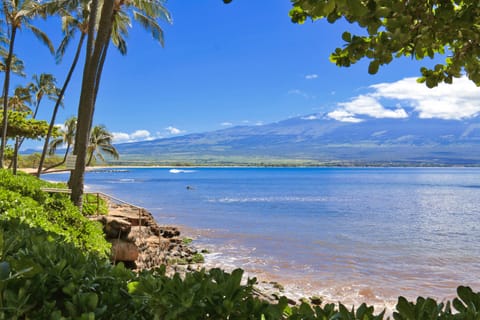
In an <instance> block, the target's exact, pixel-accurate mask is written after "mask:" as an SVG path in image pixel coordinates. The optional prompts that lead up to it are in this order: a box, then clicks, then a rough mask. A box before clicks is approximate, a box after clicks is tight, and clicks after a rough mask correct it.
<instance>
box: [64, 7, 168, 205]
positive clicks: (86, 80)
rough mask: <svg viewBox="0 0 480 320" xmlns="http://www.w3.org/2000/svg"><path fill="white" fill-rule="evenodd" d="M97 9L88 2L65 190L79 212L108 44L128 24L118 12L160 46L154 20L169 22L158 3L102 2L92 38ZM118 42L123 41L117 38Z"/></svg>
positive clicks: (160, 38) (158, 31)
mask: <svg viewBox="0 0 480 320" xmlns="http://www.w3.org/2000/svg"><path fill="white" fill-rule="evenodd" d="M98 8H99V5H98V0H92V4H91V12H90V17H89V31H88V38H87V50H86V54H87V55H86V59H85V66H84V71H83V79H82V93H81V95H80V102H79V106H78V123H77V134H76V136H75V151H74V153H75V154H76V155H77V160H76V163H75V170H73V171H72V174H71V175H70V180H69V186H70V187H71V189H72V194H71V199H72V201H73V202H74V203H75V205H77V206H78V207H79V208H80V210H81V208H82V198H83V183H84V175H85V166H86V162H85V157H86V156H87V148H88V145H89V133H90V130H91V125H92V119H93V115H94V110H95V101H96V97H97V93H98V88H99V85H100V77H101V75H102V70H103V65H104V62H105V59H106V54H107V49H108V44H109V42H110V39H112V36H115V35H116V34H117V35H125V33H126V30H127V29H126V28H124V29H121V28H118V27H115V26H116V23H119V22H121V21H129V20H128V19H129V18H128V16H126V15H122V14H121V12H122V11H121V10H122V8H130V9H132V14H133V17H134V18H135V19H136V20H137V21H139V22H140V24H141V25H142V26H143V27H145V28H146V29H147V30H148V31H150V32H151V34H152V35H153V37H154V38H155V39H157V40H160V41H161V43H163V32H162V29H161V28H160V26H159V25H158V23H157V20H158V19H159V18H165V19H166V20H167V21H170V15H169V14H168V12H167V10H166V9H165V7H164V6H163V2H162V1H161V0H153V1H151V0H131V1H129V0H104V1H103V5H102V9H101V13H100V19H98V21H99V22H98V28H97V30H98V32H97V34H96V36H95V33H94V30H93V28H94V26H95V25H96V22H97V9H98ZM117 31H118V32H117ZM119 39H123V38H122V37H119ZM118 47H119V48H123V47H125V42H124V41H123V42H122V41H121V40H120V41H119V45H118Z"/></svg>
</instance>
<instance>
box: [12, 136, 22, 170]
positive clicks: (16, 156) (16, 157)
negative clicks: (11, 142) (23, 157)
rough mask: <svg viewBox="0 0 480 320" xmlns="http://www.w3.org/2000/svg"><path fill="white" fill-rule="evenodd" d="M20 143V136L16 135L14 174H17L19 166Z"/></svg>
mask: <svg viewBox="0 0 480 320" xmlns="http://www.w3.org/2000/svg"><path fill="white" fill-rule="evenodd" d="M19 144H20V138H19V137H15V148H14V149H13V159H12V163H13V169H12V170H13V174H14V175H16V174H17V166H18V149H19V148H20V147H19Z"/></svg>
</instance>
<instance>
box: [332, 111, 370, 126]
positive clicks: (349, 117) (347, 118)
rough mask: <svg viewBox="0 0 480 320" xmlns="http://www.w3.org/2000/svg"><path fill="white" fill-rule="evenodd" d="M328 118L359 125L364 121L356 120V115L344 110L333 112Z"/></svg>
mask: <svg viewBox="0 0 480 320" xmlns="http://www.w3.org/2000/svg"><path fill="white" fill-rule="evenodd" d="M328 116H329V117H330V118H332V119H335V120H338V121H342V122H352V123H358V122H362V121H363V120H362V119H358V118H355V115H354V114H353V113H350V112H348V111H346V110H342V109H339V110H335V111H332V112H330V113H328Z"/></svg>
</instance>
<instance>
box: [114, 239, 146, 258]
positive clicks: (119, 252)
mask: <svg viewBox="0 0 480 320" xmlns="http://www.w3.org/2000/svg"><path fill="white" fill-rule="evenodd" d="M108 241H109V242H110V243H111V244H112V253H111V258H112V260H113V261H115V262H117V261H135V260H137V258H138V253H139V252H138V247H137V246H136V245H135V243H131V242H128V241H125V240H123V239H109V240H108Z"/></svg>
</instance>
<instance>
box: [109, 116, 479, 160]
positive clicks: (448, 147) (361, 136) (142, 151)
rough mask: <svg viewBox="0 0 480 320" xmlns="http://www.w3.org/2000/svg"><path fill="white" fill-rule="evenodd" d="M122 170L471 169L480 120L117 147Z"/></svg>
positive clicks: (368, 124)
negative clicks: (136, 166) (149, 166)
mask: <svg viewBox="0 0 480 320" xmlns="http://www.w3.org/2000/svg"><path fill="white" fill-rule="evenodd" d="M116 147H117V149H118V151H119V153H120V155H121V160H120V163H126V162H130V163H135V162H137V163H138V162H141V163H158V164H161V163H169V164H173V163H188V164H225V165H231V164H305V165H317V164H327V165H328V164H331V165H365V164H377V165H378V164H380V165H381V164H386V165H392V164H393V165H476V164H480V152H479V151H480V118H479V117H475V118H470V119H468V120H442V119H421V118H418V117H414V116H410V117H408V118H403V119H389V118H381V119H376V118H365V119H363V121H361V122H342V121H338V120H335V119H332V118H330V117H328V115H324V114H312V115H307V116H302V117H295V118H290V119H287V120H284V121H279V122H275V123H270V124H265V125H252V126H237V127H231V128H227V129H222V130H217V131H212V132H205V133H195V134H188V135H184V136H177V137H173V138H166V139H157V140H150V141H142V142H133V143H124V144H118V145H116Z"/></svg>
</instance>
